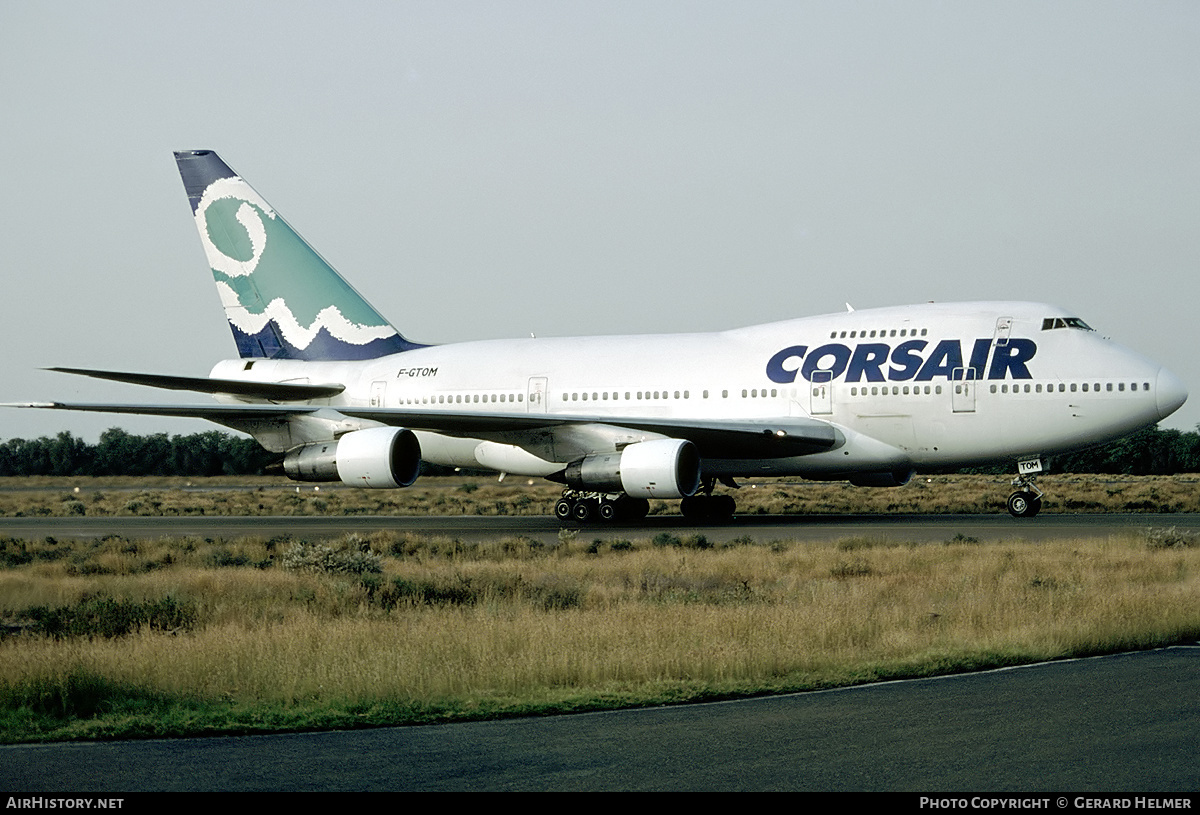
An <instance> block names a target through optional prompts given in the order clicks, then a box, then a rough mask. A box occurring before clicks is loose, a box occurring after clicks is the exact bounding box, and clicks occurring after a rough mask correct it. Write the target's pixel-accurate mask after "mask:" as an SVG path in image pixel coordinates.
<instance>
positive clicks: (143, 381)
mask: <svg viewBox="0 0 1200 815" xmlns="http://www.w3.org/2000/svg"><path fill="white" fill-rule="evenodd" d="M46 370H47V371H55V372H57V373H63V374H78V375H80V376H90V377H93V378H95V379H108V380H111V381H113V382H128V383H130V384H133V385H149V386H150V387H152V388H167V389H168V390H176V391H196V392H198V393H228V394H230V395H233V396H245V397H257V398H259V399H272V400H280V401H286V400H293V401H294V400H300V399H325V398H327V397H330V396H337V395H338V394H339V393H341V392H342V391H344V390H345V389H346V386H345V385H341V384H337V383H331V384H328V385H302V384H298V383H292V382H248V381H246V380H243V379H210V378H209V377H198V376H166V375H163V374H137V373H126V372H124V371H96V370H92V369H91V368H47V369H46Z"/></svg>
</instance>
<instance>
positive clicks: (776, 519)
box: [0, 514, 1200, 544]
mask: <svg viewBox="0 0 1200 815" xmlns="http://www.w3.org/2000/svg"><path fill="white" fill-rule="evenodd" d="M1172 526H1173V527H1178V528H1180V529H1188V530H1193V531H1200V514H1092V515H1068V514H1062V515H1051V514H1044V515H1039V516H1038V517H1036V518H1023V519H1017V518H1012V517H1010V516H1009V515H1007V514H1004V515H999V514H997V515H807V516H796V515H746V516H737V517H735V518H734V519H733V520H732V521H729V522H726V523H720V524H707V525H697V524H696V523H694V522H691V521H688V520H686V519H684V518H683V517H681V516H679V515H661V516H650V517H649V518H646V519H645V520H642V521H638V522H636V523H628V524H622V523H615V524H605V525H597V526H588V527H580V526H578V525H576V524H573V523H563V522H560V521H558V520H556V519H555V518H553V517H551V516H547V515H536V516H535V515H530V516H477V515H456V516H383V515H351V516H336V517H334V516H310V515H303V516H295V515H289V516H260V517H244V516H238V517H233V516H211V515H210V516H186V517H132V516H113V517H74V516H73V517H41V518H0V536H5V537H12V538H32V539H38V538H44V537H46V536H51V537H55V538H96V537H104V536H105V535H122V536H124V537H129V538H157V537H162V536H168V535H169V536H188V535H192V536H198V537H223V538H236V537H242V536H251V535H268V536H274V535H288V536H293V537H296V538H299V539H305V540H320V539H325V538H333V537H338V536H340V535H345V534H348V533H351V532H359V533H364V532H374V531H378V530H390V531H394V532H397V533H401V534H403V533H412V534H417V535H430V536H445V537H450V538H457V539H459V540H463V541H485V540H495V539H499V538H504V537H516V536H521V537H526V538H531V539H533V540H538V541H541V542H543V543H551V542H553V541H556V540H558V538H559V535H560V531H561V530H564V529H565V530H569V531H573V532H574V534H576V535H578V536H579V537H580V538H584V539H586V540H589V541H590V540H594V539H597V538H599V539H601V540H604V541H609V540H621V539H624V540H637V539H639V538H652V537H654V536H655V535H657V534H659V533H662V532H667V533H670V534H673V535H679V536H683V535H704V536H705V538H707V539H708V540H709V541H710V542H712V543H714V544H719V543H723V542H726V541H730V540H733V539H735V538H742V537H747V536H749V537H750V538H753V539H754V540H755V541H758V542H770V541H775V540H784V541H798V542H816V541H823V540H824V541H828V540H838V539H842V538H850V537H859V536H871V537H884V538H887V539H889V540H893V541H900V542H913V543H929V542H941V541H947V540H951V539H954V538H955V537H956V536H958V535H962V536H965V537H969V538H975V539H977V540H979V541H982V542H1000V541H1012V540H1021V541H1030V542H1037V541H1042V540H1061V539H1067V538H1081V537H1090V538H1094V537H1104V536H1108V535H1114V534H1119V533H1126V532H1131V531H1137V530H1141V529H1146V528H1147V527H1172Z"/></svg>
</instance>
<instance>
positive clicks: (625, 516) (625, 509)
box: [554, 489, 650, 524]
mask: <svg viewBox="0 0 1200 815" xmlns="http://www.w3.org/2000/svg"><path fill="white" fill-rule="evenodd" d="M649 512H650V502H649V501H647V500H646V499H645V498H634V497H632V496H629V495H621V494H616V495H614V494H611V493H602V492H584V491H582V490H570V489H567V490H563V493H562V498H559V499H558V503H556V504H555V505H554V517H555V518H558V520H560V521H577V522H578V523H581V524H586V523H591V522H593V521H605V522H607V521H640V520H641V519H642V518H645V517H646V515H647V514H648V513H649Z"/></svg>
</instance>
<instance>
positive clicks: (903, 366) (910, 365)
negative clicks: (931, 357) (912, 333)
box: [888, 340, 929, 382]
mask: <svg viewBox="0 0 1200 815" xmlns="http://www.w3.org/2000/svg"><path fill="white" fill-rule="evenodd" d="M928 344H929V343H927V342H925V340H909V341H908V342H902V343H900V344H899V345H897V346H896V350H895V351H893V352H892V367H891V368H888V379H890V380H892V381H893V382H907V381H908V380H910V379H912V378H913V377H914V376H916V375H917V371H918V370H919V369H920V367H921V363H922V362H924V360H923V359H921V357H919V356H918V355H917V352H918V351H923V350H924V349H925V346H926V345H928ZM897 365H899V366H900V367H898V368H897V367H896V366H897Z"/></svg>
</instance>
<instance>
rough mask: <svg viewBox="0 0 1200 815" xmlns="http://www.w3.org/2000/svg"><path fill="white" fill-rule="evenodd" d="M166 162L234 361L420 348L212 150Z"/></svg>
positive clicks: (370, 355) (365, 355)
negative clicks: (180, 191)
mask: <svg viewBox="0 0 1200 815" xmlns="http://www.w3.org/2000/svg"><path fill="white" fill-rule="evenodd" d="M175 161H176V163H177V164H178V166H179V174H180V176H182V178H183V185H184V188H185V189H186V190H187V195H188V200H189V201H190V202H191V205H192V212H193V213H194V215H195V218H196V228H197V229H198V230H199V232H200V240H201V242H202V243H203V244H204V252H205V254H206V255H207V256H208V264H209V266H210V267H211V268H212V273H213V277H214V278H215V280H216V283H217V291H218V292H219V293H220V295H221V305H222V306H224V308H225V315H226V317H227V318H228V319H229V326H230V328H231V329H232V330H233V336H234V339H235V340H236V341H237V347H238V353H239V354H241V356H242V357H254V358H268V359H299V360H352V359H374V358H376V357H382V356H386V355H388V354H394V353H397V352H400V351H408V350H410V349H413V348H419V347H421V346H419V345H417V344H415V343H411V342H409V341H408V340H406V339H405V338H404V337H402V336H401V335H400V333H399V332H398V331H396V329H395V328H393V327H392V326H391V324H389V323H388V321H387V320H386V319H384V318H383V316H382V315H380V314H379V312H377V311H376V310H375V309H374V308H373V307H372V306H371V305H370V304H369V303H368V302H367V301H366V300H364V299H363V298H362V296H361V295H359V293H358V292H356V291H355V290H354V289H353V288H352V287H351V286H350V284H348V283H347V282H346V281H345V280H344V279H342V276H341V275H339V274H338V273H337V271H336V270H335V269H334V268H333V267H332V266H330V265H329V264H328V263H326V262H325V260H324V258H322V257H321V256H320V255H318V254H317V253H316V251H314V250H313V248H312V247H311V246H309V245H308V243H306V242H305V240H304V239H303V238H302V237H300V235H299V234H297V233H296V232H295V231H294V230H293V229H292V228H291V227H290V226H288V224H287V222H286V221H284V220H283V218H281V217H279V215H278V214H277V213H276V212H275V210H274V209H273V208H272V207H271V205H270V204H268V203H267V202H266V200H264V199H263V197H262V196H260V195H259V194H258V193H257V192H255V191H254V188H253V187H251V186H250V185H249V184H247V183H246V182H245V181H244V180H242V178H240V177H239V176H238V175H237V173H235V172H234V171H233V170H231V169H230V168H229V165H227V164H226V163H225V162H224V161H222V160H221V159H220V158H219V157H218V156H217V154H216V153H214V152H212V151H211V150H188V151H182V152H177V153H176V154H175Z"/></svg>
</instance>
